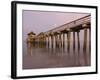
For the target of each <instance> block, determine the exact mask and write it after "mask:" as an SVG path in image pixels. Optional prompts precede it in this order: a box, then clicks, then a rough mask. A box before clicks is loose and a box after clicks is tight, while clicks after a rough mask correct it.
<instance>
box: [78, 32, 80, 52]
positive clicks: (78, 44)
mask: <svg viewBox="0 0 100 80" xmlns="http://www.w3.org/2000/svg"><path fill="white" fill-rule="evenodd" d="M79 32H80V31H77V43H78V50H79V49H80V36H79Z"/></svg>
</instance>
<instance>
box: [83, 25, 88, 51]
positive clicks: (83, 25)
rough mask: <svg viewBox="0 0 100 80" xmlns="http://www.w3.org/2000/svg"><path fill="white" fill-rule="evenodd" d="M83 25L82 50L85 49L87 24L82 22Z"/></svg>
mask: <svg viewBox="0 0 100 80" xmlns="http://www.w3.org/2000/svg"><path fill="white" fill-rule="evenodd" d="M83 27H84V41H83V50H86V47H87V46H86V45H87V28H86V27H87V24H83Z"/></svg>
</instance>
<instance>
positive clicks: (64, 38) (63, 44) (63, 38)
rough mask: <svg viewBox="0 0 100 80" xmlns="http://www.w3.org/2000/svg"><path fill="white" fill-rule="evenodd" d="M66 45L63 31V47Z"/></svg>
mask: <svg viewBox="0 0 100 80" xmlns="http://www.w3.org/2000/svg"><path fill="white" fill-rule="evenodd" d="M64 47H65V33H63V48H64Z"/></svg>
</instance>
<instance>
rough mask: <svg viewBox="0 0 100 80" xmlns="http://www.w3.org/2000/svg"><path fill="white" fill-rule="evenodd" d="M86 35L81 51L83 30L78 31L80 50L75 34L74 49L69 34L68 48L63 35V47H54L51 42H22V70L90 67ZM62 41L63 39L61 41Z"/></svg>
mask: <svg viewBox="0 0 100 80" xmlns="http://www.w3.org/2000/svg"><path fill="white" fill-rule="evenodd" d="M89 36H90V35H89V30H88V34H87V44H86V47H85V49H83V43H84V30H82V31H80V35H79V37H80V48H79V47H78V42H77V34H76V33H75V48H73V33H71V39H70V48H68V43H67V36H66V34H65V40H64V47H62V46H61V45H60V46H59V47H57V46H56V45H55V38H54V43H53V47H52V45H51V41H49V45H48V44H47V42H48V41H47V40H46V42H45V43H40V44H39V43H38V42H35V43H31V44H30V43H29V44H27V43H26V41H25V40H23V56H22V59H23V64H22V66H23V69H41V68H60V67H83V66H91V48H90V46H91V44H90V39H89V38H90V37H89ZM61 38H62V37H61ZM62 40H63V39H62Z"/></svg>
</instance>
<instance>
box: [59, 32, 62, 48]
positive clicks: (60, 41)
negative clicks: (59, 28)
mask: <svg viewBox="0 0 100 80" xmlns="http://www.w3.org/2000/svg"><path fill="white" fill-rule="evenodd" d="M59 47H60V48H61V47H62V39H61V33H60V34H59Z"/></svg>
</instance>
